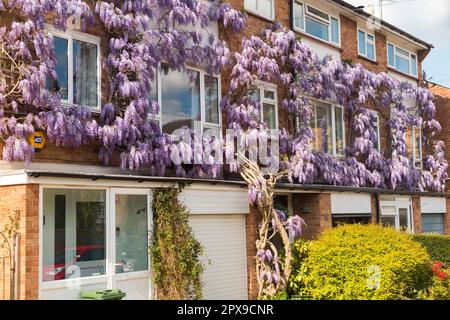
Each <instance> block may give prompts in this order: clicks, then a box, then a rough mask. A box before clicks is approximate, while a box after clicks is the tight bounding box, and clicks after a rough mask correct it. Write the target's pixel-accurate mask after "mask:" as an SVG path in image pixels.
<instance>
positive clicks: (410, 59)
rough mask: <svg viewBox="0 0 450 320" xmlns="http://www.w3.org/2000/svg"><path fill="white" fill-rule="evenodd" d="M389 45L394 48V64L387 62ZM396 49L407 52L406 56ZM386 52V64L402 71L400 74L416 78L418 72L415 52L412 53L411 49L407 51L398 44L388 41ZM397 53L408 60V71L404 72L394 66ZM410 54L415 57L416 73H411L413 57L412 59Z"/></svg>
mask: <svg viewBox="0 0 450 320" xmlns="http://www.w3.org/2000/svg"><path fill="white" fill-rule="evenodd" d="M389 45H391V46H393V48H394V65H392V64H390V63H389ZM398 49H399V50H402V51H405V52H407V53H408V56H405V55H404V54H403V53H401V52H397V51H398ZM386 52H387V62H388V66H389V67H391V68H393V69H394V70H396V71H397V72H400V73H402V74H406V75H408V76H410V77H414V78H418V73H419V61H418V58H417V54H416V53H413V52H411V51H409V50H406V49H403V48H400V47H399V46H396V45H395V44H393V43H392V42H389V41H388V42H387V50H386ZM397 55H399V56H401V57H402V58H403V59H406V60H408V62H409V66H408V73H406V72H404V71H401V70H398V69H397V68H396V64H397ZM412 56H414V57H416V59H415V61H416V64H415V68H416V74H413V73H412V66H413V59H412Z"/></svg>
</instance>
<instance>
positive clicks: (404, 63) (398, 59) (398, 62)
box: [395, 55, 409, 73]
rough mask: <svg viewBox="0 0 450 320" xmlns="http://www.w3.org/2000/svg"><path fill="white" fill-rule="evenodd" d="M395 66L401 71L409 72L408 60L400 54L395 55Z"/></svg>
mask: <svg viewBox="0 0 450 320" xmlns="http://www.w3.org/2000/svg"><path fill="white" fill-rule="evenodd" d="M395 68H396V69H397V70H399V71H401V72H404V73H409V60H408V59H405V58H402V56H399V55H396V56H395Z"/></svg>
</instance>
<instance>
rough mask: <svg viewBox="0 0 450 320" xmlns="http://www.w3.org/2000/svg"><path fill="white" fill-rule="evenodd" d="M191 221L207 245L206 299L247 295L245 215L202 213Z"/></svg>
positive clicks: (191, 216)
mask: <svg viewBox="0 0 450 320" xmlns="http://www.w3.org/2000/svg"><path fill="white" fill-rule="evenodd" d="M189 221H190V223H191V226H192V229H193V230H194V233H195V236H196V237H197V239H198V240H199V241H200V243H201V244H202V245H203V247H204V248H205V252H206V257H205V260H206V259H209V261H210V264H209V265H208V264H207V265H206V268H205V272H204V277H203V282H204V287H203V298H204V299H210V300H213V299H247V298H248V295H247V263H246V241H245V215H242V214H240V215H236V214H235V215H230V214H227V215H224V214H214V215H207V214H198V215H192V214H191V215H190V217H189Z"/></svg>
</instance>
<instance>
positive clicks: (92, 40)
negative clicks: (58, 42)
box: [46, 24, 102, 112]
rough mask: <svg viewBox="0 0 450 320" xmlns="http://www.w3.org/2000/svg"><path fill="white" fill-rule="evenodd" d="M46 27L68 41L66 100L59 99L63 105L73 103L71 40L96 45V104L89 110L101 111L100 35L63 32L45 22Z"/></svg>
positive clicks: (53, 34) (70, 31)
mask: <svg viewBox="0 0 450 320" xmlns="http://www.w3.org/2000/svg"><path fill="white" fill-rule="evenodd" d="M46 29H47V30H48V32H49V33H50V34H51V35H52V36H54V37H58V38H63V39H66V40H67V41H68V43H67V51H68V52H67V59H68V61H67V68H68V70H67V78H68V79H67V90H68V95H67V98H68V99H67V100H66V99H61V102H62V104H63V105H67V106H71V105H73V104H74V102H73V67H74V66H73V40H78V41H82V42H86V43H89V44H94V45H96V46H97V106H96V107H92V106H91V110H92V111H94V112H100V111H101V105H102V91H101V88H102V85H101V83H102V78H101V74H102V66H101V45H100V43H101V39H100V37H97V36H95V35H92V34H89V33H85V32H80V31H76V30H70V29H67V30H66V31H65V32H64V31H60V30H56V29H55V28H54V27H53V26H51V25H48V24H46Z"/></svg>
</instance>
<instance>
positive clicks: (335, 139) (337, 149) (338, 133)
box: [299, 101, 345, 156]
mask: <svg viewBox="0 0 450 320" xmlns="http://www.w3.org/2000/svg"><path fill="white" fill-rule="evenodd" d="M311 106H312V112H313V116H312V118H311V121H310V127H311V130H312V132H313V139H312V141H311V144H310V146H311V149H312V150H313V151H315V152H323V153H329V154H332V155H334V156H343V155H344V148H345V140H344V137H345V135H344V110H343V108H342V107H341V106H338V105H332V104H329V103H325V102H317V101H312V102H311ZM299 125H303V124H299Z"/></svg>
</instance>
